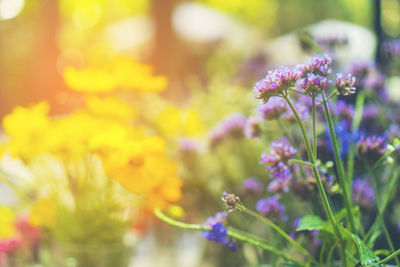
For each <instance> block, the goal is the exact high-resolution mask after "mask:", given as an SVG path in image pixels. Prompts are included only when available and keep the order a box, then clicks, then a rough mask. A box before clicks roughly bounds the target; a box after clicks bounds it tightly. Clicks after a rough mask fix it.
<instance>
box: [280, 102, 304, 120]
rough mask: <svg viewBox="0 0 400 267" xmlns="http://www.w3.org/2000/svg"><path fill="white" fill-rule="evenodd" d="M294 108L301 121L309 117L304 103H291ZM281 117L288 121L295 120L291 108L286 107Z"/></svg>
mask: <svg viewBox="0 0 400 267" xmlns="http://www.w3.org/2000/svg"><path fill="white" fill-rule="evenodd" d="M293 105H294V108H295V109H296V111H297V113H298V114H299V116H300V119H301V120H302V121H306V120H308V118H309V117H310V111H309V109H308V107H307V106H305V105H304V104H301V103H299V102H295V103H293ZM281 118H282V119H284V120H287V121H289V122H296V117H295V116H294V113H293V111H292V110H291V109H288V110H287V111H286V112H285V113H283V114H282V115H281Z"/></svg>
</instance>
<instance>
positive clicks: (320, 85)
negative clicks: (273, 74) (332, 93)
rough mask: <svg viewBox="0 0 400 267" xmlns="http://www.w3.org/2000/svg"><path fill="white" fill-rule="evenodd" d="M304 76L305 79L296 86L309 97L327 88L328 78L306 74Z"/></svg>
mask: <svg viewBox="0 0 400 267" xmlns="http://www.w3.org/2000/svg"><path fill="white" fill-rule="evenodd" d="M305 76H306V77H305V78H302V79H300V80H299V81H298V83H297V86H298V87H299V88H300V89H302V90H303V91H304V92H306V93H307V94H308V95H310V96H316V95H317V94H318V93H320V92H321V91H323V90H325V89H326V88H328V85H329V84H330V81H329V80H328V78H326V77H325V76H322V75H317V74H314V73H312V72H308V73H306V75H305Z"/></svg>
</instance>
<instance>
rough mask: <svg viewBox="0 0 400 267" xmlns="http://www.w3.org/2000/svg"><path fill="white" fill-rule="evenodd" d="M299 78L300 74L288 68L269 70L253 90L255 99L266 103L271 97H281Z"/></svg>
mask: <svg viewBox="0 0 400 267" xmlns="http://www.w3.org/2000/svg"><path fill="white" fill-rule="evenodd" d="M299 78H300V73H299V72H298V71H297V70H291V69H289V68H288V67H279V68H277V69H273V70H270V71H268V73H267V75H266V76H265V77H264V78H263V79H261V80H259V81H258V82H256V84H255V86H254V88H253V92H254V93H255V98H257V99H262V100H263V101H264V102H268V100H269V98H270V97H272V96H281V95H283V94H284V93H285V92H286V91H287V89H288V88H290V87H293V86H294V85H295V84H296V81H297V80H298V79H299Z"/></svg>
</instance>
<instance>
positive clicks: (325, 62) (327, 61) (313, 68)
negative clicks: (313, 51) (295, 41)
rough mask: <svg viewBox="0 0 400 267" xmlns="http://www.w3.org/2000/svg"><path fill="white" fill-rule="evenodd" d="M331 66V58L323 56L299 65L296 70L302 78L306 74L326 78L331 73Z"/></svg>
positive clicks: (317, 56)
mask: <svg viewBox="0 0 400 267" xmlns="http://www.w3.org/2000/svg"><path fill="white" fill-rule="evenodd" d="M331 66H332V58H331V57H330V56H328V55H326V54H325V55H315V56H313V57H311V58H310V60H309V62H307V63H304V64H301V65H299V66H298V68H299V69H300V70H301V72H302V73H303V77H305V76H306V75H307V73H313V74H315V75H322V76H327V75H329V74H330V73H331V72H332V69H331Z"/></svg>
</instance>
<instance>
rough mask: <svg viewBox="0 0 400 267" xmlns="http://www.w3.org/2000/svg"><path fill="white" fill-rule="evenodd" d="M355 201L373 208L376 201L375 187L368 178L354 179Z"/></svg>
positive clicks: (366, 207)
mask: <svg viewBox="0 0 400 267" xmlns="http://www.w3.org/2000/svg"><path fill="white" fill-rule="evenodd" d="M352 191H353V202H355V203H358V204H359V205H360V206H361V207H363V208H365V209H372V208H373V207H374V203H375V194H374V189H373V188H372V186H371V185H370V183H369V182H368V181H367V180H364V179H361V178H357V179H355V180H354V181H353V186H352Z"/></svg>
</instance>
